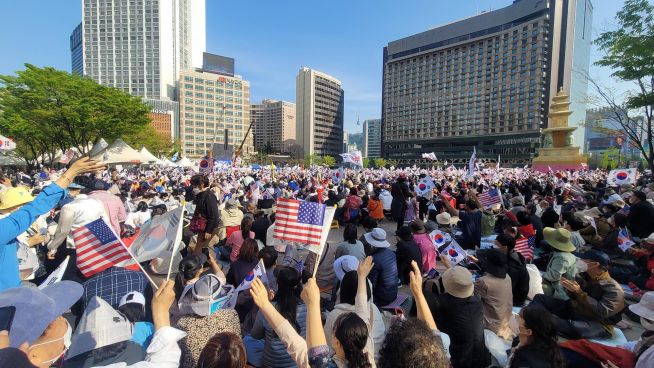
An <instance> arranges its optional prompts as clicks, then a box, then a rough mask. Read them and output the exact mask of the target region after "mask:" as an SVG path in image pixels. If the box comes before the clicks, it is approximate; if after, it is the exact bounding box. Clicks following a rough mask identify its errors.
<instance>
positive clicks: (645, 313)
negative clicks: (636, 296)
mask: <svg viewBox="0 0 654 368" xmlns="http://www.w3.org/2000/svg"><path fill="white" fill-rule="evenodd" d="M629 310H631V311H632V312H634V313H636V314H637V315H638V316H639V317H643V318H645V319H648V320H650V321H654V291H648V292H646V293H645V294H643V296H642V297H641V298H640V301H639V302H638V303H636V304H632V305H630V306H629Z"/></svg>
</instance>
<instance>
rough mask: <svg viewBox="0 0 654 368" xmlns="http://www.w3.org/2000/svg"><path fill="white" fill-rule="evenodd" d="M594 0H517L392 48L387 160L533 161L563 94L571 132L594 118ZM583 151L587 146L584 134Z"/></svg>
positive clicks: (579, 136)
mask: <svg viewBox="0 0 654 368" xmlns="http://www.w3.org/2000/svg"><path fill="white" fill-rule="evenodd" d="M592 12H593V6H592V4H591V2H590V0H515V1H514V2H513V4H511V5H509V6H508V7H505V8H502V9H498V10H494V11H491V12H486V13H482V14H478V15H476V16H473V17H470V18H467V19H463V20H461V21H457V22H453V23H449V24H446V25H443V26H441V27H437V28H434V29H431V30H428V31H426V32H423V33H419V34H416V35H413V36H409V37H406V38H403V39H400V40H397V41H392V42H390V43H389V44H388V45H387V46H386V47H384V50H383V64H384V67H383V80H382V156H384V157H387V158H393V159H397V160H398V161H399V162H400V163H409V162H412V161H415V160H417V159H418V158H419V157H420V156H421V153H424V152H434V153H436V156H438V157H439V158H440V159H444V160H448V161H449V162H453V163H460V164H463V163H466V162H467V160H468V159H469V157H470V155H471V153H472V151H473V148H474V147H476V148H477V157H478V158H481V159H485V158H486V159H494V158H497V156H498V155H501V157H502V162H503V163H507V164H514V165H518V164H520V165H524V164H526V163H529V162H530V161H531V158H532V157H533V156H534V155H535V153H536V151H537V149H538V147H539V146H540V142H541V133H540V131H541V128H543V127H546V125H547V114H548V109H549V105H550V100H551V97H553V96H555V94H556V92H557V90H558V89H559V87H562V88H563V90H564V91H565V92H566V93H568V94H569V95H570V96H571V102H572V105H571V110H572V111H573V115H572V116H571V117H570V122H571V123H572V124H571V125H577V124H578V123H579V122H583V121H584V120H585V106H584V103H583V101H584V99H585V94H586V89H587V81H585V79H584V78H583V75H584V72H585V71H588V67H589V54H590V42H591V29H592ZM574 140H575V142H574V144H576V145H583V129H577V131H576V132H575V136H574Z"/></svg>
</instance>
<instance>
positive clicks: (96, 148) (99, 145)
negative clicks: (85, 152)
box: [89, 138, 109, 157]
mask: <svg viewBox="0 0 654 368" xmlns="http://www.w3.org/2000/svg"><path fill="white" fill-rule="evenodd" d="M108 146H109V143H107V141H105V140H104V139H103V138H100V140H99V141H97V142H95V144H94V145H93V147H91V150H90V151H89V156H90V157H93V156H96V155H97V154H98V153H100V152H102V151H104V149H105V148H107V147H108Z"/></svg>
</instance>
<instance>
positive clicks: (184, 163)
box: [176, 157, 195, 167]
mask: <svg viewBox="0 0 654 368" xmlns="http://www.w3.org/2000/svg"><path fill="white" fill-rule="evenodd" d="M176 164H177V166H179V167H193V166H195V164H194V163H193V162H191V160H189V159H188V158H186V157H182V159H181V160H179V161H177V163H176Z"/></svg>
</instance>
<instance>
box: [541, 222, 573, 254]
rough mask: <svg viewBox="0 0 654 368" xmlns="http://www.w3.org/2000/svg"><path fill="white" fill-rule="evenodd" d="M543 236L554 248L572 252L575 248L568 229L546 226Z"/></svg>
mask: <svg viewBox="0 0 654 368" xmlns="http://www.w3.org/2000/svg"><path fill="white" fill-rule="evenodd" d="M543 237H544V238H545V241H546V242H547V244H549V245H550V246H551V247H552V248H554V249H557V250H560V251H563V252H572V251H574V250H575V246H574V244H572V242H571V241H570V232H569V231H568V230H566V229H563V228H558V229H555V228H552V227H546V228H545V229H543Z"/></svg>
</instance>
